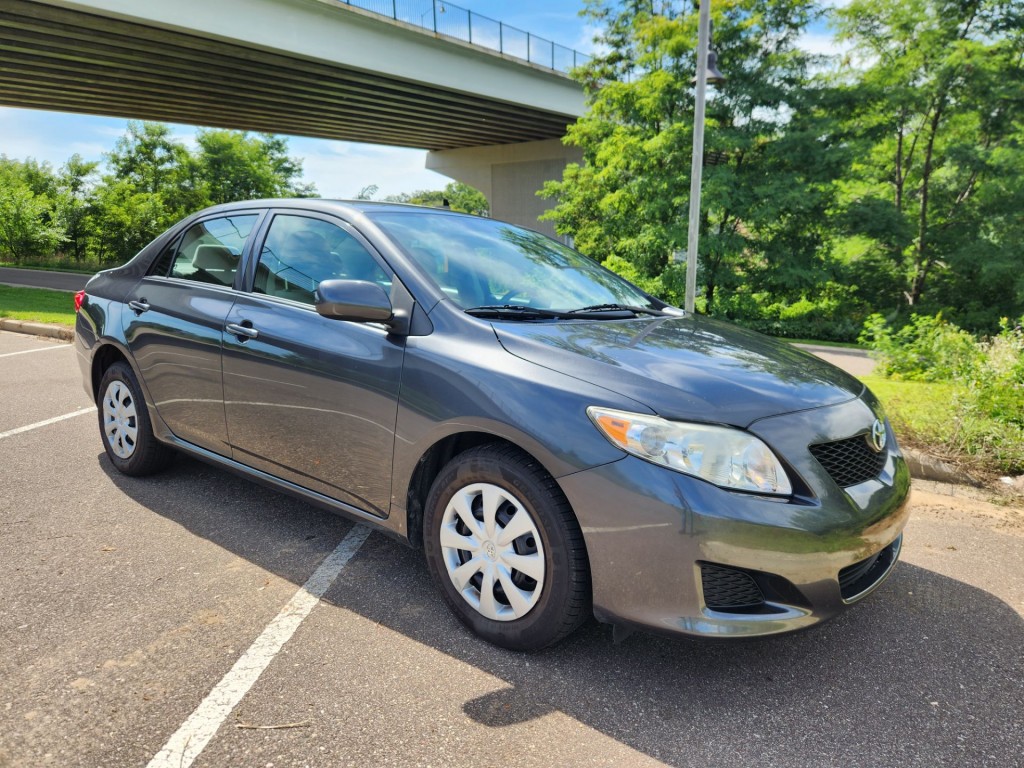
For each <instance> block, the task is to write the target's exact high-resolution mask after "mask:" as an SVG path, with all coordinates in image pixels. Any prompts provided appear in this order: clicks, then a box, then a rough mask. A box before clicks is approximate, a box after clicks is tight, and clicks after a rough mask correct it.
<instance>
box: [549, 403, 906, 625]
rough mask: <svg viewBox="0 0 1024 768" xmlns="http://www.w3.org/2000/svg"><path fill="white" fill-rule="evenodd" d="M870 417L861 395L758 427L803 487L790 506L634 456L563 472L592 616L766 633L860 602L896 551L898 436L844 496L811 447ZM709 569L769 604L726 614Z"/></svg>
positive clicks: (900, 513) (899, 525)
mask: <svg viewBox="0 0 1024 768" xmlns="http://www.w3.org/2000/svg"><path fill="white" fill-rule="evenodd" d="M868 415H870V416H871V418H870V419H868V420H867V423H868V424H870V423H871V420H873V419H874V415H873V413H872V409H871V407H870V406H868V405H867V404H866V403H865V402H863V401H862V400H856V401H851V402H849V403H845V404H843V405H838V406H833V407H829V408H821V409H814V410H810V411H805V412H802V413H799V414H789V415H786V416H780V417H775V418H772V419H765V420H763V421H761V422H757V423H755V424H754V425H752V426H751V428H750V429H751V431H752V432H755V433H756V434H757V435H758V436H759V437H761V438H762V439H763V440H765V442H766V443H768V445H769V446H771V447H772V448H773V449H774V450H776V452H777V453H778V454H779V455H780V456H781V457H783V458H784V459H785V460H786V461H788V462H789V464H790V468H791V471H792V474H794V475H795V476H796V477H797V478H798V479H799V481H800V482H798V484H797V485H798V486H801V487H802V488H801V489H800V490H798V492H797V494H796V495H794V496H793V497H792V498H790V499H788V500H775V499H770V498H766V497H762V496H755V495H752V494H745V493H738V492H732V491H726V490H723V489H721V488H718V487H716V486H714V485H711V484H709V483H706V482H703V481H701V480H697V479H695V478H692V477H689V476H687V475H683V474H680V473H678V472H673V471H671V470H668V469H665V468H662V467H658V466H655V465H653V464H650V463H648V462H645V461H643V460H641V459H638V458H634V457H631V456H627V457H625V458H623V459H621V460H620V461H617V462H614V463H612V464H607V465H604V466H601V467H596V468H594V469H590V470H587V471H584V472H579V473H576V474H573V475H569V476H566V477H562V478H560V479H559V483H560V485H561V487H562V490H563V491H564V492H565V494H566V496H567V497H568V499H569V502H570V503H571V504H572V506H573V509H574V510H575V511H576V514H577V517H578V518H579V521H580V525H581V527H582V530H583V535H584V539H585V540H586V544H587V551H588V555H589V558H590V564H591V576H592V583H593V598H594V612H595V614H596V615H597V617H598V619H600V620H602V621H607V622H611V623H615V624H624V625H634V626H639V627H643V628H645V629H648V630H654V631H660V632H667V633H673V634H680V633H681V634H688V635H700V636H718V637H723V636H727V637H743V636H756V635H769V634H776V633H779V632H787V631H791V630H796V629H802V628H804V627H809V626H811V625H813V624H817V623H819V622H821V621H824V620H826V619H829V618H831V617H833V616H835V615H836V614H838V613H840V612H841V611H842V610H844V609H845V608H846V607H847V606H849V605H850V604H852V603H854V602H857V601H858V600H860V599H863V598H864V597H866V596H867V595H868V594H869V593H870V592H871V591H873V590H874V589H875V588H876V587H877V586H878V585H879V584H881V583H882V582H883V581H884V580H885V578H886V577H887V576H888V575H889V573H890V571H891V569H892V567H893V565H894V564H895V562H896V559H897V558H898V556H899V549H900V545H901V532H902V530H903V527H904V526H905V524H906V521H907V517H908V514H909V509H908V505H907V501H908V498H909V491H910V475H909V472H908V470H907V467H906V464H905V462H904V461H903V458H902V456H901V455H900V454H899V451H898V449H897V448H896V447H895V440H894V439H893V437H892V435H891V431H890V434H889V439H890V442H889V445H890V450H889V454H888V456H887V458H886V462H885V466H884V468H883V470H882V472H881V473H880V474H879V476H878V477H877V478H875V479H872V480H869V481H867V482H863V483H860V484H859V485H856V486H853V487H850V488H846V489H842V488H839V487H838V486H837V485H836V484H835V482H833V481H832V479H831V478H830V477H828V475H827V474H826V473H825V472H824V470H823V469H822V468H821V466H820V465H819V464H818V463H817V462H816V461H815V460H814V458H813V457H812V456H811V455H810V453H809V452H808V450H807V445H808V444H809V443H813V442H819V441H821V440H825V439H840V438H844V437H848V436H849V435H850V434H855V433H856V432H857V430H859V429H860V428H861V427H862V425H863V424H864V422H865V420H866V418H867V416H868ZM715 569H725V570H726V571H733V572H734V573H735V574H738V575H737V576H736V579H738V580H739V581H742V580H743V579H744V578H747V579H749V580H750V581H752V582H753V583H754V584H756V589H759V590H760V592H761V595H762V596H763V600H762V601H761V603H760V604H759V605H756V606H751V605H747V606H743V607H741V608H735V609H733V608H726V609H725V610H723V609H722V606H721V605H720V604H714V603H715V600H717V598H715V599H713V600H710V601H709V600H708V599H706V595H705V592H706V587H708V584H709V582H708V574H709V573H712V574H716V573H721V572H722V571H716V570H715ZM841 574H842V581H843V583H842V584H841V583H840V580H841ZM709 602H710V603H712V605H710V606H709ZM740 602H742V601H740Z"/></svg>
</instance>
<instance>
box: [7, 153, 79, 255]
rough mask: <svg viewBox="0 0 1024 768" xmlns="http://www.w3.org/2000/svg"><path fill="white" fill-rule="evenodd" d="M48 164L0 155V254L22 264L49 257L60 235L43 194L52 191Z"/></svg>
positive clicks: (52, 181) (58, 241) (50, 206)
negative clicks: (36, 258)
mask: <svg viewBox="0 0 1024 768" xmlns="http://www.w3.org/2000/svg"><path fill="white" fill-rule="evenodd" d="M51 177H52V170H51V169H50V167H49V166H48V165H46V164H45V163H44V164H40V163H37V162H36V161H34V160H32V159H29V160H26V161H24V162H20V161H17V160H11V159H9V158H8V157H7V156H6V155H0V255H3V256H6V257H8V258H11V259H13V260H14V261H15V262H25V261H28V260H29V259H31V258H33V257H41V256H49V255H50V254H51V253H52V252H53V249H54V248H56V247H57V245H58V244H59V243H60V242H61V241H62V239H63V237H64V233H63V231H62V230H61V228H60V226H59V225H58V224H57V223H56V222H55V221H54V216H53V208H52V203H51V201H50V199H49V198H48V197H47V194H46V192H47V191H49V190H51V189H53V188H55V186H56V184H55V181H54V180H53V179H52V178H51Z"/></svg>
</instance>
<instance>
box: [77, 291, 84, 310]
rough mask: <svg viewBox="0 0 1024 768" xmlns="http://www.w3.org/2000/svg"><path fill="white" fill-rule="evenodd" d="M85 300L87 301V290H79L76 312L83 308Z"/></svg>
mask: <svg viewBox="0 0 1024 768" xmlns="http://www.w3.org/2000/svg"><path fill="white" fill-rule="evenodd" d="M83 301H85V291H79V292H78V293H76V294H75V312H77V311H78V310H80V309H81V308H82V302H83Z"/></svg>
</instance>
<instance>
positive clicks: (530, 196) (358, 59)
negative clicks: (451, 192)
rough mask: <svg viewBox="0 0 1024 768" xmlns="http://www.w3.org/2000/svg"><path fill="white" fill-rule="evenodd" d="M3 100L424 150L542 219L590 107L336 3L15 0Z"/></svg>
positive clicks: (2, 40) (560, 87)
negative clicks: (572, 132) (576, 125)
mask: <svg viewBox="0 0 1024 768" xmlns="http://www.w3.org/2000/svg"><path fill="white" fill-rule="evenodd" d="M424 1H425V7H426V8H427V9H432V8H434V7H435V6H434V5H433V4H432V2H430V0H424ZM0 104H4V105H7V106H13V107H27V108H35V109H46V110H58V111H64V112H81V113H87V114H97V115H109V116H116V117H126V118H137V119H146V120H161V121H172V122H179V123H189V124H194V125H202V126H215V127H222V128H234V129H241V130H253V131H267V132H271V133H282V134H290V135H296V136H312V137H318V138H327V139H339V140H344V141H358V142H367V143H373V144H389V145H395V146H403V147H416V148H424V149H428V150H431V152H430V154H429V155H428V159H427V167H428V168H431V169H433V170H436V171H438V172H439V173H443V174H445V175H447V176H449V177H451V178H454V179H458V180H460V181H465V182H466V183H469V184H472V185H473V186H475V187H477V188H478V189H480V190H481V191H482V192H484V194H486V195H487V197H488V199H489V200H490V202H491V207H492V211H493V212H494V215H495V216H496V217H499V218H505V219H509V220H512V221H516V222H520V223H523V224H526V225H528V226H533V227H537V226H538V224H537V222H536V217H537V215H539V213H540V212H541V211H542V210H543V208H544V204H543V202H542V201H540V200H538V199H537V198H536V197H535V195H534V193H535V191H536V190H537V189H539V188H540V186H541V184H542V183H543V182H544V181H546V180H548V179H552V178H557V177H558V176H560V174H561V169H562V168H563V167H564V166H565V164H566V162H568V161H571V160H576V159H578V154H576V153H575V152H574V151H572V150H568V149H567V148H565V147H563V146H562V145H561V142H560V141H559V139H560V138H561V137H562V136H563V135H564V134H565V130H566V126H567V125H569V124H570V123H572V122H573V121H574V120H575V118H576V117H578V116H579V115H580V114H582V113H583V110H584V101H583V93H582V89H581V88H580V87H579V86H578V85H577V84H576V83H575V82H573V81H572V80H570V79H569V78H567V77H566V76H565V75H563V74H560V73H558V72H554V71H552V70H551V69H550V68H545V67H542V66H539V65H536V64H529V63H526V62H523V61H521V60H519V59H516V58H514V57H511V56H508V55H503V54H501V53H498V52H496V51H492V50H489V49H487V48H484V47H481V46H479V45H472V44H469V43H465V42H461V41H458V40H455V39H453V38H451V37H447V36H444V35H440V34H436V33H434V32H432V31H424V30H423V29H421V28H420V27H418V26H415V25H413V24H407V23H403V22H401V21H398V20H393V19H387V18H384V17H382V16H380V15H377V14H374V13H370V12H367V11H364V10H360V9H358V8H355V7H353V6H350V5H346V4H344V3H342V2H338V1H337V0H174V2H161V1H157V0H0Z"/></svg>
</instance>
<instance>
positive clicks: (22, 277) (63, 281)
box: [0, 267, 91, 292]
mask: <svg viewBox="0 0 1024 768" xmlns="http://www.w3.org/2000/svg"><path fill="white" fill-rule="evenodd" d="M90 277H91V275H76V274H74V273H72V272H44V271H43V270H41V269H16V268H14V267H0V283H4V284H5V285H28V286H31V287H33V288H49V289H50V290H52V291H72V292H73V291H80V290H82V289H83V288H85V284H86V282H88V280H89V278H90Z"/></svg>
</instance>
